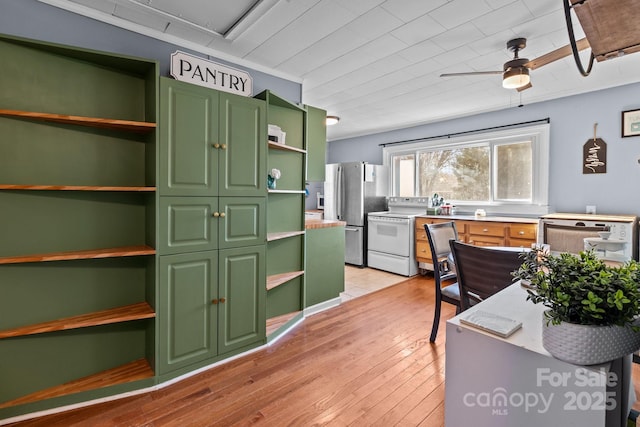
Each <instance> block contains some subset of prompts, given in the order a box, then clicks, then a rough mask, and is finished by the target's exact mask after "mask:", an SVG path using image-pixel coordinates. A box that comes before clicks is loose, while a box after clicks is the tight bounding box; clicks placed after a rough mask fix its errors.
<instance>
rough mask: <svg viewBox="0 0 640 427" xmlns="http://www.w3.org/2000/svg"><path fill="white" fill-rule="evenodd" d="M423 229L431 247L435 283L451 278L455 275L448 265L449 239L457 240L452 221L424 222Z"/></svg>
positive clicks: (438, 283) (454, 225)
mask: <svg viewBox="0 0 640 427" xmlns="http://www.w3.org/2000/svg"><path fill="white" fill-rule="evenodd" d="M424 229H425V232H426V233H427V239H429V246H430V247H431V259H432V260H433V271H434V277H435V279H436V284H437V285H440V281H441V280H446V279H452V278H454V277H455V276H456V274H455V271H454V270H453V269H452V268H451V265H449V262H448V258H449V254H451V246H449V240H451V239H453V240H458V230H457V229H456V223H455V222H453V221H449V222H441V223H436V224H425V225H424Z"/></svg>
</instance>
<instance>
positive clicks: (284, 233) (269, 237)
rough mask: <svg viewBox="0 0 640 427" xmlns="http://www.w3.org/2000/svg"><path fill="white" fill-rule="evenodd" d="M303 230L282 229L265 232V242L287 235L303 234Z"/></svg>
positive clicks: (283, 237)
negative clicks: (276, 231)
mask: <svg viewBox="0 0 640 427" xmlns="http://www.w3.org/2000/svg"><path fill="white" fill-rule="evenodd" d="M304 233H305V232H304V231H282V232H279V233H268V234H267V242H272V241H274V240H280V239H286V238H289V237H294V236H300V235H302V234H304Z"/></svg>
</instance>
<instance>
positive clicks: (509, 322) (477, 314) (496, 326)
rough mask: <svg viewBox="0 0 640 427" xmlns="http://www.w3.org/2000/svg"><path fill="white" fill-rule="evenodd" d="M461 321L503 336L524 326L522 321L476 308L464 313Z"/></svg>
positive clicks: (505, 336)
mask: <svg viewBox="0 0 640 427" xmlns="http://www.w3.org/2000/svg"><path fill="white" fill-rule="evenodd" d="M460 323H464V324H465V325H469V326H473V327H476V328H479V329H482V330H483V331H486V332H489V333H492V334H496V335H498V336H501V337H502V338H507V337H508V336H510V335H511V334H513V333H514V332H515V331H517V330H518V329H520V328H521V327H522V322H519V321H517V320H514V319H510V318H508V317H504V316H499V315H497V314H494V313H488V312H486V311H482V310H474V311H471V312H469V313H468V314H467V315H464V314H463V315H462V316H461V317H460Z"/></svg>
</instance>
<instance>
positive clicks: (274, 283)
mask: <svg viewBox="0 0 640 427" xmlns="http://www.w3.org/2000/svg"><path fill="white" fill-rule="evenodd" d="M303 274H304V270H302V271H288V272H286V273H280V274H273V275H271V276H268V277H267V290H270V289H273V288H275V287H278V286H280V285H282V284H284V283H287V282H288V281H290V280H293V279H295V278H296V277H299V276H302V275H303Z"/></svg>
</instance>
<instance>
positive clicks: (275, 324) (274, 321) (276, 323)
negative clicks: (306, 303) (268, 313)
mask: <svg viewBox="0 0 640 427" xmlns="http://www.w3.org/2000/svg"><path fill="white" fill-rule="evenodd" d="M300 313H301V311H294V312H291V313H287V314H282V315H280V316H276V317H272V318H270V319H267V336H269V335H271V334H273V333H274V332H276V331H277V330H278V329H280V327H281V326H283V325H285V324H286V323H287V322H288V321H289V320H291V319H293V318H294V317H296V316H297V315H298V314H300Z"/></svg>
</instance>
